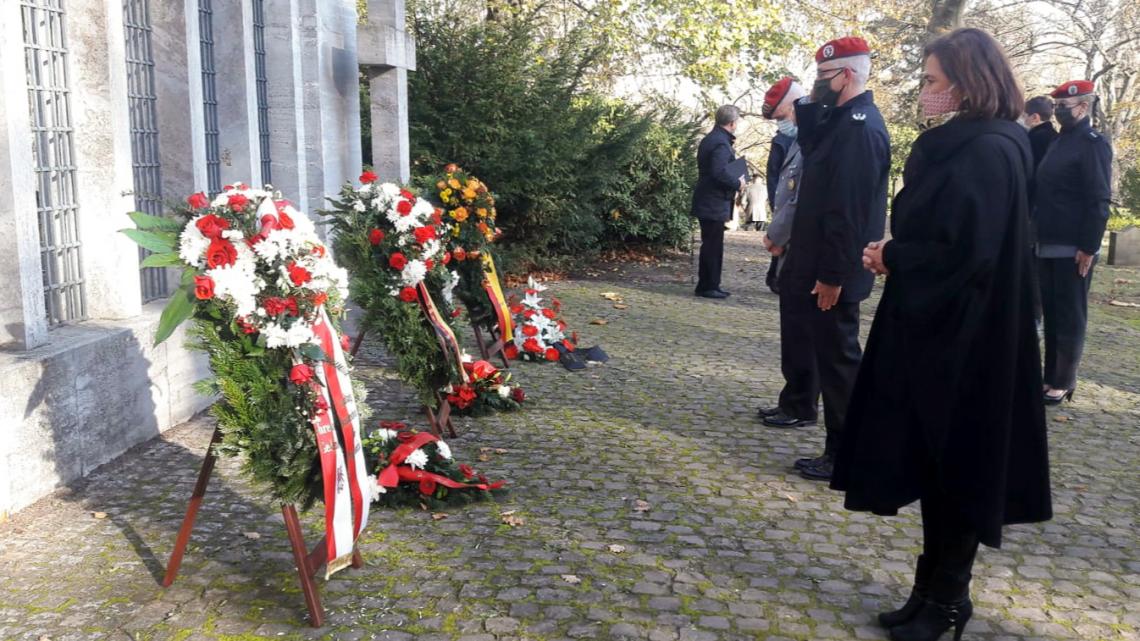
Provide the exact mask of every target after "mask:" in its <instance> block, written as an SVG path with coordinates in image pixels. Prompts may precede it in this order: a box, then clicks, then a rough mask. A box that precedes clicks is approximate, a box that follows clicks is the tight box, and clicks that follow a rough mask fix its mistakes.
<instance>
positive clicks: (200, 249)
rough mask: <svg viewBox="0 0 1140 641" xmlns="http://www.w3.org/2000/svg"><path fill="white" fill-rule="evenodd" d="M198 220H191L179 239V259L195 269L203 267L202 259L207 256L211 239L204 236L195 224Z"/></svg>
mask: <svg viewBox="0 0 1140 641" xmlns="http://www.w3.org/2000/svg"><path fill="white" fill-rule="evenodd" d="M198 218H201V216H199V217H198ZM198 218H195V219H193V220H191V221H190V223H189V224H188V225H186V228H185V229H183V230H182V234H181V235H180V236H179V238H178V257H179V258H181V259H182V262H184V263H186V264H188V265H192V266H194V267H201V266H202V258H203V256H205V254H206V249H208V248H209V247H210V239H209V238H206V237H205V236H203V235H202V232H200V231H198V227H197V226H196V225H195V224H194V223H196V222H197V221H198Z"/></svg>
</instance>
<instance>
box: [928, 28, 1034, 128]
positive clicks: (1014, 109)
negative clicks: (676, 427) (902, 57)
mask: <svg viewBox="0 0 1140 641" xmlns="http://www.w3.org/2000/svg"><path fill="white" fill-rule="evenodd" d="M929 56H934V57H936V58H938V63H939V64H940V65H941V66H942V71H943V73H945V74H946V77H947V78H948V79H949V80H950V82H951V83H953V84H954V86H955V87H957V88H958V91H959V92H961V93H962V107H961V109H960V110H959V113H960V114H961V115H962V117H964V118H975V119H979V120H988V119H991V118H997V119H1001V120H1017V118H1018V116H1020V115H1021V111H1022V109H1023V108H1024V106H1025V98H1024V97H1023V94H1022V93H1021V87H1020V86H1018V84H1017V78H1015V77H1014V75H1013V69H1012V68H1011V67H1010V65H1009V60H1008V59H1007V58H1006V57H1005V52H1004V51H1002V48H1001V45H999V44H998V43H997V41H996V40H994V39H993V36H991V35H990V34H988V33H986V32H985V31H982V30H981V29H973V28H968V29H956V30H954V31H952V32H950V33H948V34H946V35H944V36H941V37H940V38H938V39H937V40H934V41H933V42H931V43H929V44H927V45H926V47H925V48H924V49H923V51H922V59H923V60H925V59H926V58H928V57H929Z"/></svg>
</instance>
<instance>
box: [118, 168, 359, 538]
mask: <svg viewBox="0 0 1140 641" xmlns="http://www.w3.org/2000/svg"><path fill="white" fill-rule="evenodd" d="M131 217H132V219H133V220H134V222H135V224H136V226H137V229H128V230H123V233H125V234H126V235H128V236H129V237H130V238H131V239H133V240H134V241H135V242H137V243H138V244H139V245H141V246H143V247H145V248H146V249H148V250H150V251H151V252H154V253H153V254H151V255H150V256H148V257H147V258H146V259H145V260H144V261H143V265H144V266H146V267H178V268H181V269H182V278H181V285H180V286H179V288H178V289H177V290H176V291H175V292H174V293H173V294H172V295H171V297H170V301H169V303H168V304H167V306H166V308H165V310H164V311H163V313H162V317H161V319H160V322H159V327H158V331H157V334H156V336H155V343H156V344H158V343H161V342H162V341H164V340H166V339H167V338H168V337H169V336H170V335H171V334H172V332H173V331H174V330H175V328H176V327H177V326H179V325H180V324H181V323H183V322H184V321H186V320H189V319H193V324H192V326H191V328H190V330H189V332H188V334H189V336H190V339H191V340H190V346H191V347H192V348H193V349H197V350H200V351H203V352H205V353H206V354H207V355H208V357H209V362H210V368H211V371H212V374H213V377H212V378H211V379H208V380H206V381H202V382H200V383H199V384H197V389H198V390H199V391H200V392H202V393H204V394H208V395H218V396H219V397H220V400H219V401H218V402H217V403H215V404H214V405H213V406H212V408H211V412H212V414H213V415H214V416H215V417H216V418H217V420H218V426H219V429H220V431H221V434H222V440H221V442H220V443H219V444H218V445H217V446H216V451H217V453H219V454H222V455H229V456H239V457H241V459H242V467H243V469H244V471H245V472H246V473H247V474H248V475H249V476H250V477H251V478H252V479H253V480H254V481H255V482H257V483H258V484H260V485H262V486H263V487H265V488H266V489H267V490H268V492H269V494H271V495H272V497H273V498H274V499H275V500H276V501H279V502H283V503H296V504H299V505H301V506H302V507H303V508H307V507H310V506H311V505H312V504H313V503H314V502H316V501H317V500H318V499H320V498H327V497H328V496H329V495H328V494H326V492H327V491H328V490H329V486H328V483H329V481H330V480H331V481H332V482H333V483H335V482H336V481H337V475H339V474H342V473H345V472H347V473H348V474H349V476H350V477H351V476H353V474H354V469H353V468H354V467H355V455H356V452H354V451H353V450H354V449H356V448H355V447H354V440H355V436H354V434H353V428H354V426H353V423H354V422H355V421H354V420H352V419H349V418H348V417H347V416H345V415H341V413H340V412H339V409H340V408H341V407H342V406H344V405H345V404H346V403H347V405H348V406H349V407H351V408H352V409H353V410H354V411H355V407H354V405H355V403H354V400H353V399H354V398H362V397H363V390H362V389H361V388H358V389H356V390H355V395H354V389H353V385H352V383H351V381H350V380H349V379H348V377H347V364H345V363H343V362H338V361H343V355H342V349H343V345H342V344H341V343H340V340H341V339H340V338H339V337H338V334H337V328H336V326H335V325H334V323H335V321H336V319H337V318H338V317H339V316H340V314H341V313H342V311H343V307H344V301H345V299H346V297H347V294H348V290H347V286H348V275H347V273H346V272H345V270H344V269H342V268H341V267H339V266H338V265H337V264H336V262H334V261H333V259H332V257H331V256H330V254H329V252H328V251H327V249H326V247H325V245H324V243H323V242H322V241H321V239H320V237H319V236H318V235H317V234H316V231H315V229H314V226H313V223H312V221H310V219H309V218H308V217H307V216H306V215H305V214H303V213H302V212H300V211H298V210H297V209H296V208H294V207H293V206H292V205H290V204H289V203H288V202H286V201H285V200H283V199H282V198H281V195H280V194H279V193H276V192H272V191H269V190H267V189H251V188H249V187H247V186H246V185H244V184H235V185H228V186H226V188H225V190H224V191H222V193H220V194H218V195H217V196H216V197H215V198H213V199H212V200H211V199H209V198H208V197H207V196H206V195H205V194H202V193H197V194H194V195H192V196H190V197H189V198H188V199H187V201H186V205H185V206H184V207H181V208H179V209H178V210H177V211H175V212H173V214H172V215H171V216H170V217H155V216H149V215H146V214H142V213H134V214H132V215H131ZM330 386H332V387H335V388H336V389H337V390H338V391H337V392H336V393H335V395H333V396H330V392H329V389H330ZM333 405H336V406H337V407H336V408H335V409H330V407H331V406H333ZM336 428H339V429H340V430H341V435H340V444H343V447H344V451H341V447H342V445H340V444H338V443H337V440H338V439H337V437H336V435H335V434H334V433H333V432H334V430H335V429H336ZM330 454H332V455H335V456H336V457H339V460H336V461H334V460H333V459H331V458H329V455H330ZM322 457H324V460H322ZM361 461H362V459H361ZM330 465H332V466H335V469H330V468H329V466H330ZM360 471H361V472H363V462H362V463H361V470H360ZM330 474H332V476H330ZM361 476H363V474H361ZM341 485H344V484H343V483H341ZM360 487H363V486H360ZM357 489H359V488H357ZM359 520H360V519H358V521H359ZM350 524H351V522H350Z"/></svg>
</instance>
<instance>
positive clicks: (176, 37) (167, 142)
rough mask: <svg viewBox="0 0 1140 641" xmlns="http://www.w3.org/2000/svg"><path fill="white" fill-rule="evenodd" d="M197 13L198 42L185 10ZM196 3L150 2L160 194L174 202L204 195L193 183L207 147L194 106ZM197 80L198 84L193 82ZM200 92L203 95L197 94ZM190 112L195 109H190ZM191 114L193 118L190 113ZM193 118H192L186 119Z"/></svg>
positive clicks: (197, 102) (198, 107) (199, 104)
mask: <svg viewBox="0 0 1140 641" xmlns="http://www.w3.org/2000/svg"><path fill="white" fill-rule="evenodd" d="M187 6H189V7H191V8H192V9H193V14H192V15H191V16H190V17H192V18H193V19H194V38H193V40H191V39H190V38H189V30H188V28H187V27H188V26H189V24H188V23H187V11H186V7H187ZM197 18H198V13H197V3H196V2H186V3H183V4H178V3H170V2H163V1H162V0H150V22H151V36H150V38H151V47H152V49H153V50H154V80H155V94H156V104H155V109H156V111H157V115H158V138H159V148H158V150H159V153H160V154H161V162H162V193H163V195H164V197H165V198H166V200H168V201H176V200H180V199H182V198H185V197H186V196H187V195H188V194H191V193H193V192H195V191H198V188H197V187H196V186H197V185H198V184H201V187H200V188H201V189H205V186H206V182H205V173H204V172H203V174H202V181H201V183H198V182H197V181H196V179H195V166H194V150H195V149H198V150H200V153H201V154H202V156H201V159H202V160H201V162H202V164H203V169H204V168H205V167H204V165H205V141H204V140H203V135H202V129H203V124H202V100H201V95H200V94H199V95H196V96H195V98H197V99H196V100H191V97H190V96H191V94H192V93H193V92H192V91H191V87H200V86H201V77H200V72H199V69H198V68H197V67H194V68H193V71H191V67H190V59H189V52H190V46H191V45H192V46H193V49H194V53H195V60H197V53H198V36H197V33H198V31H197ZM191 75H194V76H196V78H195V80H196V81H197V84H195V83H193V82H191V78H190V76H191ZM199 91H200V89H199ZM191 107H194V108H196V110H195V109H192V108H191ZM188 109H189V112H188ZM188 114H189V115H188Z"/></svg>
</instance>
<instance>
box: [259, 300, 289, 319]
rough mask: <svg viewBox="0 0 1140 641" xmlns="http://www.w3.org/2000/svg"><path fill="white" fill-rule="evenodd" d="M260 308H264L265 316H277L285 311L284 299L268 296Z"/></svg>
mask: <svg viewBox="0 0 1140 641" xmlns="http://www.w3.org/2000/svg"><path fill="white" fill-rule="evenodd" d="M262 307H264V308H265V313H266V314H269V315H270V316H277V315H279V314H281V313H283V312H284V311H285V299H284V298H277V297H276V296H270V297H269V298H266V299H265V302H264V303H262Z"/></svg>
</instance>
